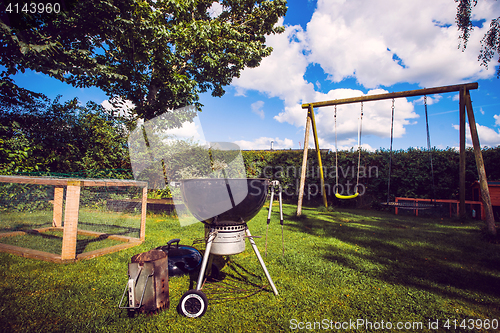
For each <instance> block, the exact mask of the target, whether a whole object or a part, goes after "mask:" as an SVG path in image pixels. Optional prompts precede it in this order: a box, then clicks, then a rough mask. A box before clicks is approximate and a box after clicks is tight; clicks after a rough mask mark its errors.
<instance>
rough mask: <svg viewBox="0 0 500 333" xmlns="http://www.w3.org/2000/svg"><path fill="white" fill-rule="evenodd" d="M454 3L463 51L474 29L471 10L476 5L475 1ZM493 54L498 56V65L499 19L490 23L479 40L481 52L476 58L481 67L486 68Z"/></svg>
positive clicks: (499, 68) (457, 0) (499, 49)
mask: <svg viewBox="0 0 500 333" xmlns="http://www.w3.org/2000/svg"><path fill="white" fill-rule="evenodd" d="M455 2H458V6H457V16H456V23H457V25H458V30H460V31H461V33H462V34H461V36H460V40H461V45H462V49H463V50H464V49H465V48H466V47H467V41H468V40H469V36H470V33H471V31H472V30H473V29H474V23H473V20H472V9H473V7H475V6H476V5H477V0H455ZM495 53H497V54H499V58H498V62H499V63H500V17H498V18H496V19H494V20H492V21H491V23H490V29H489V30H488V32H486V34H485V35H484V37H483V39H482V40H481V51H480V52H479V56H478V60H479V61H481V65H483V66H485V67H488V63H489V62H490V61H491V59H492V58H493V57H494V56H495ZM497 77H500V67H498V68H497Z"/></svg>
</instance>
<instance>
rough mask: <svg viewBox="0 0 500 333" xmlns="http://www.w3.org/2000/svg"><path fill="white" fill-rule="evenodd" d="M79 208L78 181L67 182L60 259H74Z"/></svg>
mask: <svg viewBox="0 0 500 333" xmlns="http://www.w3.org/2000/svg"><path fill="white" fill-rule="evenodd" d="M79 208H80V181H77V180H76V181H68V187H67V189H66V209H65V211H64V231H63V244H62V252H61V259H62V260H67V259H76V241H77V236H78V211H79Z"/></svg>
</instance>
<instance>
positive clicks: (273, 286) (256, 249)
mask: <svg viewBox="0 0 500 333" xmlns="http://www.w3.org/2000/svg"><path fill="white" fill-rule="evenodd" d="M246 233H247V236H248V240H249V241H250V244H251V245H252V248H253V251H254V252H255V255H256V256H257V259H259V263H260V265H261V266H262V269H263V270H264V274H266V278H267V281H269V284H270V285H271V288H272V289H273V292H274V294H275V295H276V296H278V290H276V286H275V285H274V282H273V279H271V275H269V272H268V271H267V268H266V264H265V263H264V260H262V257H261V256H260V252H259V249H258V248H257V244H255V241H254V240H253V238H252V234H251V233H250V230H248V228H247V230H246ZM207 247H208V244H207Z"/></svg>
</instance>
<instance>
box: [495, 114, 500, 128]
mask: <svg viewBox="0 0 500 333" xmlns="http://www.w3.org/2000/svg"><path fill="white" fill-rule="evenodd" d="M493 118H495V126H500V114H496V115H494V116H493Z"/></svg>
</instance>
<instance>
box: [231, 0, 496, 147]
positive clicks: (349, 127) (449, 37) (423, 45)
mask: <svg viewBox="0 0 500 333" xmlns="http://www.w3.org/2000/svg"><path fill="white" fill-rule="evenodd" d="M473 13H474V19H475V20H480V19H486V22H485V23H484V24H483V27H482V28H479V27H476V28H475V29H474V30H473V31H472V33H471V35H470V38H469V42H468V46H467V50H466V51H465V52H462V51H461V50H459V49H458V48H457V47H458V44H459V39H458V36H459V32H458V29H457V27H456V23H455V15H456V4H455V3H454V2H453V1H452V2H450V0H422V1H401V0H373V1H366V0H349V1H346V0H319V1H318V4H317V9H316V11H315V13H314V14H313V16H312V18H311V21H310V22H309V23H308V24H307V28H306V30H304V29H303V28H302V27H300V26H298V25H296V26H286V30H285V33H283V34H279V35H271V36H269V37H267V42H266V44H267V45H268V46H271V47H273V49H274V51H273V53H272V54H271V55H270V56H269V57H266V58H264V59H263V60H262V63H261V65H260V66H259V67H257V68H249V69H245V70H244V71H242V73H241V77H240V78H238V79H235V80H234V81H233V87H235V89H236V91H237V94H238V95H244V94H245V92H246V91H247V90H257V91H259V92H262V93H264V94H266V95H267V96H269V97H278V98H280V99H282V100H283V104H284V108H283V109H282V110H281V112H279V114H278V115H276V116H275V117H274V119H275V120H277V121H278V122H281V123H283V122H286V123H289V124H291V125H294V126H297V127H304V126H305V121H306V114H307V110H305V109H302V107H301V103H307V102H315V101H326V100H332V99H338V98H348V97H357V96H361V95H363V91H361V90H354V89H335V90H331V91H329V92H327V93H322V92H319V91H316V90H315V89H320V86H319V85H318V84H317V83H316V82H314V83H313V82H308V81H306V80H305V78H304V77H305V73H306V70H307V68H308V66H309V65H311V64H317V65H319V66H320V67H321V68H322V69H323V70H324V72H325V73H326V74H327V75H328V76H329V79H330V80H332V81H334V82H341V81H342V80H344V79H346V78H355V79H356V80H357V82H358V83H360V84H361V85H362V86H364V87H366V88H377V87H380V86H391V85H393V84H396V83H401V82H408V83H415V84H418V85H420V86H421V87H433V86H441V85H451V84H459V83H463V82H470V81H473V80H478V79H485V78H490V77H492V76H493V75H494V74H495V73H494V68H490V69H489V70H486V69H485V68H484V67H481V66H480V65H479V62H478V61H477V55H478V54H479V49H480V40H481V38H482V36H483V35H484V33H485V32H486V30H487V29H488V27H489V22H490V20H491V19H492V18H496V17H498V16H500V1H499V2H497V1H494V0H483V1H481V2H479V3H478V5H477V6H476V8H475V9H474V12H473ZM282 22H283V21H280V23H282ZM383 92H387V91H385V90H382V89H372V90H370V91H369V92H368V94H378V93H383ZM457 97H458V94H455V95H453V97H451V98H452V99H453V100H455V99H456V98H457ZM441 98H442V96H441V95H434V96H429V97H428V99H427V103H428V104H429V105H430V104H433V103H438V102H439V101H440V99H441ZM414 103H415V104H413V103H411V102H409V101H408V100H407V99H404V98H399V99H396V110H395V120H394V136H395V137H401V136H403V135H404V134H405V133H406V130H405V127H406V126H408V125H411V124H414V123H415V120H413V121H412V119H417V118H418V117H419V116H418V115H417V114H416V113H415V112H414V105H416V104H418V103H419V102H418V100H417V101H416V102H414ZM359 108H360V106H359V104H353V105H343V106H339V108H338V110H339V111H338V112H339V116H338V119H337V121H338V123H337V130H338V132H337V135H338V142H339V143H340V142H342V147H344V146H345V147H348V146H353V140H354V139H355V141H356V142H355V143H356V144H357V131H358V126H359V123H358V118H359V112H360V111H359ZM364 108H365V113H364V118H363V133H364V134H371V135H375V136H379V137H389V136H390V124H391V121H390V120H391V101H378V102H369V103H365V105H364ZM495 119H496V118H495ZM316 123H317V128H318V135H319V138H320V142H322V143H321V144H322V146H321V147H322V148H323V147H325V148H331V147H332V145H333V144H334V142H335V137H334V126H333V108H332V107H329V108H319V109H317V110H316ZM484 133H486V132H485V130H483V134H484ZM484 135H486V134H484ZM321 140H323V141H321Z"/></svg>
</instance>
